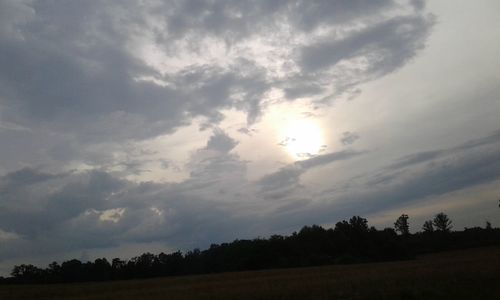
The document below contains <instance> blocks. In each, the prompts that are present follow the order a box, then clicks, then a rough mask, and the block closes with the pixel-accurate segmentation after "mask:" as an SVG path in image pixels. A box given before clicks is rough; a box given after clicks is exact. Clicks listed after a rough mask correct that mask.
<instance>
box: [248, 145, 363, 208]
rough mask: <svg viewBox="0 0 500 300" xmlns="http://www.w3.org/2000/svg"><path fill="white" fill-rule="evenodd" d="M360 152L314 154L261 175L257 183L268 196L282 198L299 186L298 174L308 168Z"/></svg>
mask: <svg viewBox="0 0 500 300" xmlns="http://www.w3.org/2000/svg"><path fill="white" fill-rule="evenodd" d="M361 154H363V152H355V151H341V152H332V153H327V154H321V155H316V156H313V157H311V158H308V159H305V160H301V161H297V162H295V163H293V164H290V165H287V166H285V167H282V168H281V169H279V170H278V171H276V172H274V173H271V174H268V175H266V176H264V177H262V178H261V179H260V180H259V181H258V184H259V185H260V187H261V190H262V191H263V192H264V193H265V194H267V196H268V197H270V198H283V197H285V196H288V195H289V194H290V193H292V192H293V191H295V190H296V189H297V188H300V187H301V185H300V176H301V175H302V174H304V173H305V172H307V171H308V170H310V169H312V168H315V167H320V166H324V165H327V164H330V163H333V162H335V161H342V160H348V159H351V158H354V157H356V156H359V155H361Z"/></svg>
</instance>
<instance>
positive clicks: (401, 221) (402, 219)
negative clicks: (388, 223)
mask: <svg viewBox="0 0 500 300" xmlns="http://www.w3.org/2000/svg"><path fill="white" fill-rule="evenodd" d="M394 229H396V231H398V232H400V233H401V234H402V235H404V236H407V235H409V234H410V225H409V224H408V215H406V214H402V215H401V216H399V218H398V219H397V220H396V222H394Z"/></svg>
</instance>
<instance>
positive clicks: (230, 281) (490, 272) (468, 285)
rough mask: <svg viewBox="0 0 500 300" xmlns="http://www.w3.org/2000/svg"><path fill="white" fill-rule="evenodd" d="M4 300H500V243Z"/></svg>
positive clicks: (17, 289)
mask: <svg viewBox="0 0 500 300" xmlns="http://www.w3.org/2000/svg"><path fill="white" fill-rule="evenodd" d="M0 299H2V300H9V299H16V300H17V299H81V300H84V299H89V300H94V299H96V300H97V299H103V300H104V299H120V300H128V299H153V300H154V299H172V300H175V299H425V300H428V299H500V247H485V248H477V249H468V250H459V251H452V252H443V253H438V254H431V255H426V256H422V257H419V258H418V259H416V260H412V261H400V262H386V263H372V264H359V265H337V266H326V267H312V268H300V269H286V270H266V271H254V272H237V273H222V274H211V275H200V276H186V277H171V278H159V279H147V280H131V281H119V282H103V283H83V284H68V285H24V286H0Z"/></svg>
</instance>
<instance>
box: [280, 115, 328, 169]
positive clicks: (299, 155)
mask: <svg viewBox="0 0 500 300" xmlns="http://www.w3.org/2000/svg"><path fill="white" fill-rule="evenodd" d="M280 145H282V146H285V147H286V150H287V151H288V153H289V154H290V155H291V156H292V157H293V158H294V159H305V158H310V157H311V156H314V155H317V154H318V153H320V152H321V151H322V150H323V149H324V147H325V146H324V138H323V130H322V128H321V127H320V126H319V125H318V123H317V122H314V121H312V120H300V119H299V120H291V121H289V122H288V123H287V124H286V125H285V126H284V128H283V140H282V141H281V142H280Z"/></svg>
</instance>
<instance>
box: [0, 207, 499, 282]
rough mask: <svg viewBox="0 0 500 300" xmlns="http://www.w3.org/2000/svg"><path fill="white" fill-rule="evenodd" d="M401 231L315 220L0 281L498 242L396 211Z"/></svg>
mask: <svg viewBox="0 0 500 300" xmlns="http://www.w3.org/2000/svg"><path fill="white" fill-rule="evenodd" d="M394 225H395V227H396V229H397V230H398V231H399V232H401V233H403V234H406V237H405V238H404V239H402V238H399V237H398V235H397V233H396V231H395V230H394V229H393V228H385V229H384V230H377V229H376V228H375V227H369V226H368V221H367V220H366V219H364V218H362V217H359V216H354V217H352V218H351V219H349V221H345V220H344V221H341V222H338V223H336V225H335V228H334V229H332V228H330V229H325V228H323V227H321V226H318V225H312V226H304V227H303V228H302V229H301V230H300V231H299V232H294V233H293V234H292V235H290V236H281V235H273V236H271V237H269V238H268V239H265V238H256V239H253V240H234V241H233V242H230V243H222V244H213V245H211V246H210V248H208V249H205V250H203V251H200V250H199V249H194V250H192V251H188V252H187V253H186V254H184V255H183V254H182V253H181V252H179V251H177V252H173V253H170V254H165V253H160V254H158V255H155V254H152V253H144V254H142V255H139V256H136V257H134V258H132V259H130V260H128V261H126V260H121V259H119V258H114V259H113V260H112V261H111V263H109V262H108V261H107V259H105V258H98V259H96V260H95V261H93V262H84V263H82V262H81V261H79V260H76V259H72V260H68V261H64V262H62V263H61V265H59V264H58V263H56V262H53V263H51V264H50V265H49V266H48V267H47V268H46V269H40V268H38V267H35V266H33V265H19V266H15V267H14V269H13V270H12V273H11V274H12V277H10V278H6V279H4V280H0V283H2V282H3V283H8V282H11V283H54V282H81V281H96V280H118V279H133V278H149V277H159V276H178V275H186V274H200V273H211V272H227V271H241V270H255V269H266V268H284V267H300V266H314V265H325V264H332V263H360V262H372V261H387V260H396V259H409V258H413V257H415V255H417V254H420V253H428V252H433V251H442V250H446V249H455V248H466V247H476V246H481V245H498V244H500V229H499V228H492V227H491V224H489V222H487V225H486V229H485V228H481V227H473V228H466V229H465V230H464V231H455V232H452V233H448V234H439V233H436V234H420V233H417V234H413V235H412V234H411V233H409V225H408V216H407V215H405V214H403V215H401V216H400V217H399V218H398V220H397V221H396V223H395V224H394ZM434 228H438V229H439V230H440V231H443V232H447V231H450V228H451V221H450V220H449V219H448V217H447V216H446V215H445V214H443V213H440V214H438V215H436V217H435V218H434V220H433V221H426V222H425V223H424V225H423V227H422V229H423V230H424V233H428V232H432V231H434Z"/></svg>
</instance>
